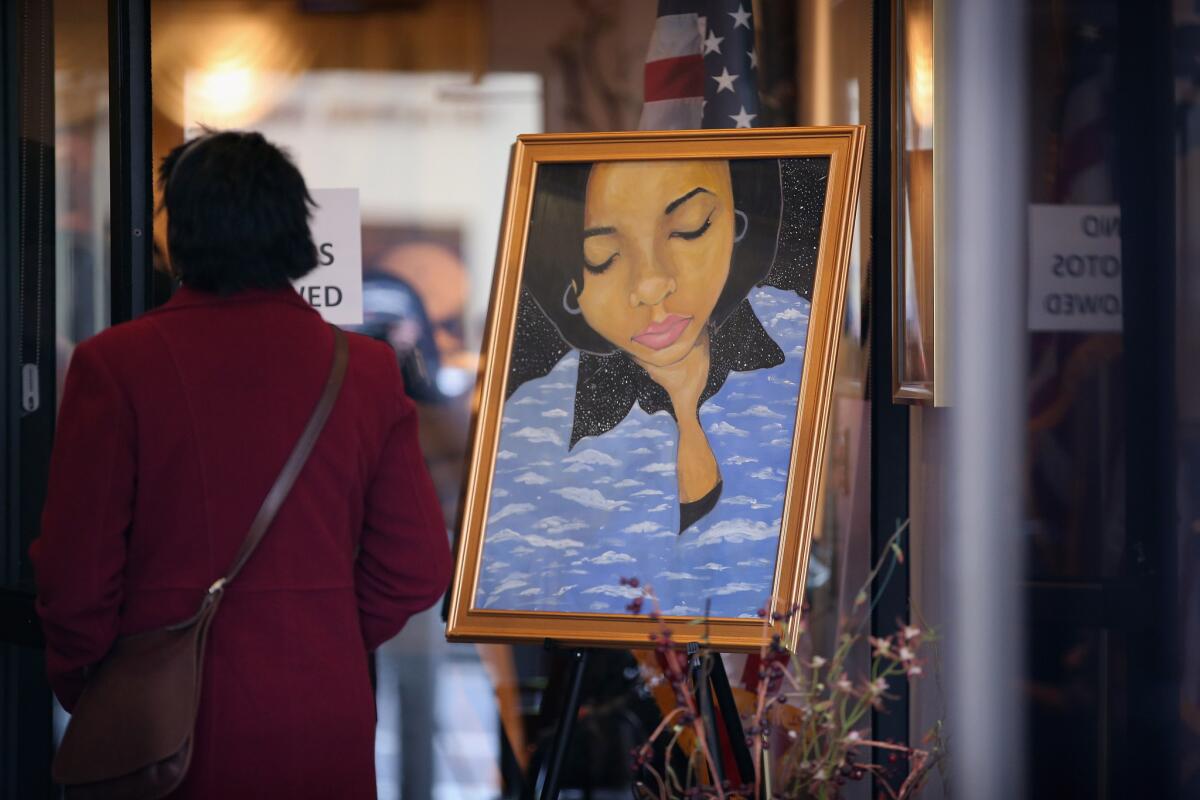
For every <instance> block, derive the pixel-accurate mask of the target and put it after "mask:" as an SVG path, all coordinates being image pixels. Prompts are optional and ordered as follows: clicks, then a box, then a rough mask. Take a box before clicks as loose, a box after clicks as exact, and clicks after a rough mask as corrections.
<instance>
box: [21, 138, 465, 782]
mask: <svg viewBox="0 0 1200 800" xmlns="http://www.w3.org/2000/svg"><path fill="white" fill-rule="evenodd" d="M160 181H161V182H162V185H163V188H164V204H165V206H166V211H167V214H168V251H169V255H170V260H171V264H172V268H173V269H174V270H175V271H176V273H177V275H178V276H179V278H180V279H181V281H182V284H183V288H181V289H180V291H179V292H178V293H177V294H176V295H175V297H174V298H173V299H172V300H171V301H170V302H169V303H167V304H166V305H165V306H163V307H162V308H159V309H157V310H155V311H152V312H150V313H147V314H145V315H143V316H142V317H140V318H139V319H137V320H135V321H133V322H130V323H127V324H124V325H118V326H116V327H114V328H112V329H110V330H108V331H105V332H104V333H101V334H100V335H99V336H96V337H95V338H93V339H91V340H89V341H87V342H84V343H83V344H81V345H80V346H79V347H78V348H77V349H76V351H75V355H74V358H73V359H72V362H71V366H70V369H69V371H68V375H67V381H66V386H65V389H64V392H63V398H62V406H61V410H60V413H59V422H58V430H57V437H56V440H55V445H54V454H53V458H52V463H51V474H50V489H49V496H48V499H47V501H46V508H45V514H44V518H43V527H42V535H41V538H39V539H38V540H37V541H36V542H35V543H34V545H33V549H32V556H33V560H34V564H35V568H36V573H37V583H38V611H39V613H40V615H41V618H42V623H43V628H44V630H45V635H46V653H47V655H46V658H47V665H48V670H49V673H50V680H51V684H52V686H53V687H54V691H55V693H56V694H57V695H58V697H59V699H60V700H61V701H62V703H63V705H64V706H65V707H66V708H67V709H68V710H70V709H71V707H72V706H73V704H74V702H75V700H76V699H77V698H78V696H79V693H80V691H81V689H82V687H83V685H84V681H85V676H86V672H87V669H88V668H89V667H90V666H91V665H93V664H95V663H96V662H97V661H99V660H100V659H101V658H103V656H104V655H105V654H106V653H107V652H108V650H109V648H110V647H111V646H112V644H113V642H114V640H115V639H116V638H117V637H118V636H126V635H129V634H133V633H138V632H140V631H145V630H149V629H152V628H158V627H161V626H164V625H167V624H170V623H174V622H178V621H180V620H184V619H186V618H188V617H189V616H191V615H192V614H193V613H195V611H196V609H197V607H198V606H199V604H200V600H201V598H202V596H203V595H204V593H205V591H206V590H207V588H208V587H209V585H210V584H212V582H213V581H214V580H215V579H216V578H218V577H220V576H221V575H223V574H224V573H225V571H226V570H227V569H228V568H229V566H230V564H231V562H232V561H233V558H234V554H235V553H236V551H237V550H238V548H239V547H240V545H241V544H242V541H243V539H244V538H245V535H246V532H247V529H248V528H249V526H250V521H251V519H252V518H253V516H254V514H255V512H256V511H257V510H258V507H259V505H260V504H261V503H262V501H263V498H264V496H265V495H266V493H267V490H268V489H269V488H270V486H271V484H272V483H273V482H274V480H275V478H276V476H277V475H278V473H279V470H280V468H281V467H282V465H283V462H284V460H285V459H286V458H287V455H288V453H289V452H290V451H291V449H292V447H293V445H294V444H295V441H296V439H297V438H298V436H299V434H300V431H301V430H302V429H303V428H304V426H305V423H306V422H307V421H308V418H309V415H310V414H311V413H312V409H313V407H314V406H315V405H316V399H317V397H318V396H319V394H320V392H321V388H322V386H323V384H324V382H325V378H326V376H327V374H328V369H329V363H330V360H331V359H332V353H333V335H332V331H331V330H330V328H329V327H328V326H327V325H326V324H325V323H324V322H323V321H322V320H321V318H320V316H319V315H318V314H317V313H316V312H315V311H313V310H312V309H311V308H309V306H308V305H307V304H306V303H305V302H304V301H303V300H302V299H301V298H300V297H299V295H297V294H296V292H295V291H294V290H293V289H292V288H291V284H290V281H291V280H294V279H297V278H299V277H301V276H303V275H304V274H306V273H307V272H309V271H310V270H312V269H313V268H314V267H315V266H316V249H315V247H314V245H313V241H312V236H311V234H310V233H309V229H308V209H309V203H311V199H310V198H309V197H308V192H307V190H306V188H305V186H304V180H303V178H302V177H301V176H300V173H299V171H298V170H297V169H296V168H295V166H294V165H293V164H292V163H291V161H290V160H289V159H288V158H287V156H285V155H284V154H283V153H281V152H280V151H279V150H278V149H277V148H275V147H274V146H272V145H271V144H270V143H268V142H267V141H266V140H265V139H263V138H262V136H260V135H258V134H247V133H214V134H209V135H207V136H204V137H202V138H201V139H198V140H195V141H193V142H191V143H189V144H188V145H185V146H182V147H180V148H178V149H176V150H175V151H174V152H172V153H171V154H170V155H169V156H168V157H167V158H166V159H165V160H164V162H163V165H162V169H161V171H160ZM348 338H349V339H350V357H349V368H348V371H347V374H346V378H345V383H344V385H343V387H342V390H341V394H340V396H339V397H338V400H337V403H336V405H335V406H334V409H333V412H332V414H331V415H330V418H329V421H328V423H327V425H326V427H325V429H324V431H323V433H322V434H321V437H320V439H319V440H318V441H317V444H316V447H315V448H314V450H313V452H312V455H311V456H310V458H309V460H308V462H307V464H306V465H305V467H304V469H303V471H302V472H301V474H300V476H299V479H298V480H297V482H296V484H295V487H294V488H293V489H292V492H291V494H290V495H289V496H288V498H287V500H286V502H285V503H284V504H283V507H282V509H281V510H280V512H279V515H278V517H277V518H276V520H275V523H274V525H273V526H272V527H271V529H270V530H269V531H268V533H267V535H266V537H265V538H264V540H263V542H262V544H261V545H260V546H259V548H258V549H257V550H256V551H255V552H254V554H253V555H252V556H251V558H250V561H249V562H248V563H247V565H246V567H245V569H244V570H243V571H242V572H241V574H240V575H239V576H238V579H237V580H236V581H235V582H233V583H232V584H231V585H230V587H229V589H228V590H227V591H226V596H225V599H224V601H223V603H222V606H221V610H220V613H219V614H218V615H217V616H216V619H215V621H214V623H213V626H212V629H211V633H210V637H209V640H208V651H207V656H206V664H205V667H204V684H203V689H202V696H201V701H200V710H199V718H198V722H197V729H196V737H195V753H194V756H193V760H192V764H191V767H190V769H189V771H188V775H187V778H186V779H185V782H184V784H183V785H182V787H181V788H180V790H179V792H178V793H177V795H175V796H178V797H197V798H209V797H255V798H273V797H280V798H328V797H338V798H360V797H374V796H375V770H374V736H375V708H374V702H373V698H372V694H371V686H370V683H369V681H368V675H367V653H368V651H370V650H372V649H373V648H375V647H377V646H378V645H379V644H381V643H382V642H384V641H385V640H387V639H389V638H390V637H392V636H393V635H395V633H396V632H397V631H399V630H400V628H401V627H402V626H403V625H404V623H405V621H406V620H407V619H408V618H409V617H410V616H411V615H412V614H414V613H416V612H417V611H420V610H422V609H424V608H427V607H429V606H430V605H432V604H433V603H434V602H435V601H436V600H437V599H438V597H439V596H440V595H441V594H442V592H443V591H444V589H445V587H446V584H447V582H448V581H449V573H450V552H449V547H448V543H447V536H446V529H445V523H444V521H443V519H442V515H441V512H440V509H439V506H438V501H437V497H436V495H435V494H434V489H433V485H432V483H431V481H430V479H429V475H428V473H427V472H426V469H425V466H424V463H423V461H422V458H421V453H420V450H419V448H418V445H417V418H416V413H415V410H414V407H413V404H412V402H411V401H410V400H409V399H408V398H407V397H406V396H405V393H404V387H403V385H402V381H401V378H400V371H399V368H398V365H397V362H396V358H395V355H394V354H393V353H392V351H391V350H390V349H389V348H388V347H387V346H386V345H384V344H381V343H378V342H375V341H372V340H370V339H367V338H365V337H361V336H354V335H351V336H349V337H348Z"/></svg>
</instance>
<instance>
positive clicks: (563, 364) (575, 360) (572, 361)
mask: <svg viewBox="0 0 1200 800" xmlns="http://www.w3.org/2000/svg"><path fill="white" fill-rule="evenodd" d="M577 366H579V356H577V355H575V354H574V353H570V354H568V355H566V356H564V357H563V360H562V361H559V362H558V364H557V365H555V367H554V369H553V370H552V372H558V371H559V370H568V369H573V368H574V367H577Z"/></svg>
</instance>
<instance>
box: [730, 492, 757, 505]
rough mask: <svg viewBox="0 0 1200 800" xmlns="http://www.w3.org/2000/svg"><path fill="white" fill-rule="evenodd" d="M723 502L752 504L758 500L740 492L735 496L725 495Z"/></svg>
mask: <svg viewBox="0 0 1200 800" xmlns="http://www.w3.org/2000/svg"><path fill="white" fill-rule="evenodd" d="M721 502H722V503H726V504H728V505H731V506H752V505H754V504H755V503H757V502H758V501H757V500H755V499H754V498H753V497H750V496H749V495H745V494H739V495H737V496H735V497H723V498H721Z"/></svg>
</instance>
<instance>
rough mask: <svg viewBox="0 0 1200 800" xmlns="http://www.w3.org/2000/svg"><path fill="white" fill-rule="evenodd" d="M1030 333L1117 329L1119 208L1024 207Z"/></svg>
mask: <svg viewBox="0 0 1200 800" xmlns="http://www.w3.org/2000/svg"><path fill="white" fill-rule="evenodd" d="M1029 330H1031V331H1119V330H1121V208H1120V206H1058V205H1031V206H1030V207H1029Z"/></svg>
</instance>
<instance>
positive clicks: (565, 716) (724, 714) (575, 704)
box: [535, 640, 754, 800]
mask: <svg viewBox="0 0 1200 800" xmlns="http://www.w3.org/2000/svg"><path fill="white" fill-rule="evenodd" d="M546 647H547V649H553V648H554V647H556V643H554V642H552V641H550V640H547V641H546ZM687 652H688V663H689V666H690V667H691V670H692V682H693V684H694V685H695V686H696V703H697V708H698V709H699V711H700V717H701V719H702V720H703V724H704V728H705V732H706V733H707V739H708V747H709V752H711V753H712V754H713V761H714V763H715V765H716V770H717V774H716V775H714V776H713V780H714V781H716V782H717V783H721V782H722V781H724V780H725V764H724V760H723V758H722V756H721V743H720V742H721V740H720V738H719V736H718V733H717V716H716V714H714V713H713V702H712V701H713V697H714V696H715V697H716V700H717V709H718V710H719V711H720V716H721V722H722V724H723V725H724V726H725V732H726V734H727V735H728V737H729V743H730V745H731V747H732V748H733V756H734V762H735V763H736V764H737V771H738V774H739V775H740V777H741V782H742V783H743V784H745V783H749V782H750V781H752V780H753V779H754V759H753V757H752V756H751V755H750V748H749V746H748V745H747V744H746V734H745V732H744V731H743V730H742V720H741V717H740V716H739V715H738V711H737V704H736V703H735V702H734V699H733V690H732V689H731V688H730V686H729V676H728V675H727V674H726V673H725V664H724V663H723V662H722V661H721V656H720V654H719V653H712V654H711V655H712V657H711V658H708V659H705V658H704V657H703V655H702V654H701V652H700V646H699V645H698V644H697V643H695V642H692V643H690V644H688V646H687ZM588 653H589V651H588V649H587V648H582V647H577V648H573V649H572V650H571V651H570V669H569V674H568V676H567V695H566V700H565V702H564V703H563V705H562V708H561V709H560V711H559V715H558V722H557V723H555V726H554V737H553V739H552V740H551V746H550V753H549V756H548V758H547V759H546V761H545V764H546V779H545V781H544V782H543V783H542V786H541V788H540V790H539V791H537V792H536V796H537V797H538V798H539V800H558V789H559V781H560V780H561V778H562V767H563V762H564V761H565V760H566V756H567V749H568V748H569V747H570V746H571V735H572V734H573V733H574V732H575V720H576V718H577V717H578V716H579V699H580V695H581V694H582V691H583V679H584V677H585V674H586V672H587V663H588ZM706 665H707V669H706ZM705 673H707V674H705ZM535 780H536V777H535Z"/></svg>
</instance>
